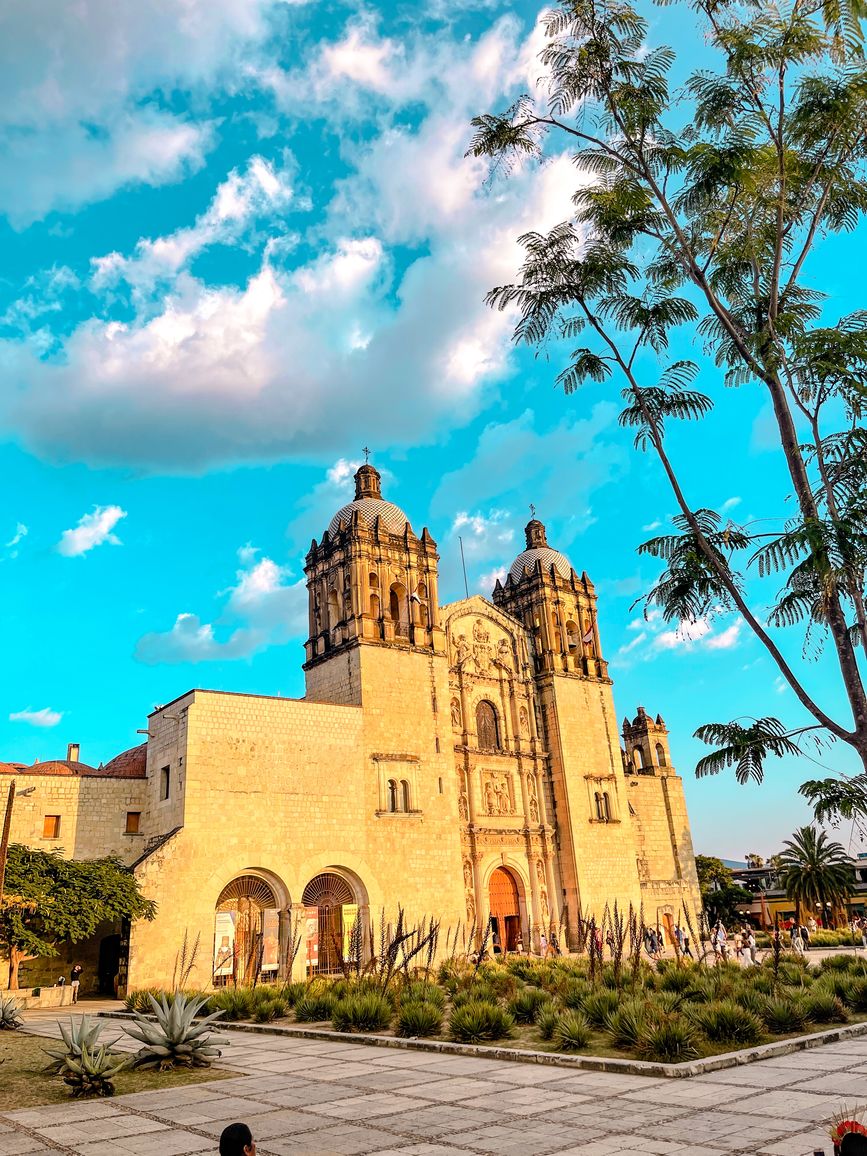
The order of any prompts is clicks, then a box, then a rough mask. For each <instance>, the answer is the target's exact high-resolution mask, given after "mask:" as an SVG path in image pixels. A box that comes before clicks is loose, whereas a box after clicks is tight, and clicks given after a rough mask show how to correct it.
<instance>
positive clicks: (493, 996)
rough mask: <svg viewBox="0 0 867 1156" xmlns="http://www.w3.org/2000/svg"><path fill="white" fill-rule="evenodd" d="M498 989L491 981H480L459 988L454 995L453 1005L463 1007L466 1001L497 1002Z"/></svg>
mask: <svg viewBox="0 0 867 1156" xmlns="http://www.w3.org/2000/svg"><path fill="white" fill-rule="evenodd" d="M497 999H498V993H497V989H496V988H495V987H494V986H493V985H492V984H490V983H484V982H482V981H478V982H476V983H471V984H469V985H468V986H466V987H461V988H458V990H457V991H456V992H455V993H454V995H453V996H452V1005H453V1006H454V1007H461V1006H462V1005H463V1004H465V1003H496V1002H497Z"/></svg>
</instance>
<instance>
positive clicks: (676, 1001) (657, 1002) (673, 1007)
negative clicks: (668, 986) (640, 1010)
mask: <svg viewBox="0 0 867 1156" xmlns="http://www.w3.org/2000/svg"><path fill="white" fill-rule="evenodd" d="M647 1002H648V1004H649V1006H650V1007H652V1008H653V1010H654V1011H655V1012H658V1013H661V1014H663V1015H671V1014H672V1012H676V1011H680V1009H681V1006H682V1005H683V1003H684V1002H685V996H683V995H681V994H680V993H679V992H676V991H655V992H652V993H649V994H648V997H647Z"/></svg>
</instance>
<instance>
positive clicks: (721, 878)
mask: <svg viewBox="0 0 867 1156" xmlns="http://www.w3.org/2000/svg"><path fill="white" fill-rule="evenodd" d="M695 869H696V871H697V873H698V885H699V888H700V890H701V901H702V904H703V905H704V909H705V911H706V913H707V917H708V919H709V920H710V922H711V923H715V922H716V921H717V919H721V920H722V922H723V923H725V924H731V923H734V921H735V919H736V918H737V914H738V905H739V904H742V903H752V900H753V896H752V893H751V892H749V891H747V889H746V888H745V887H740V886H738V884H736V883H735V881H734V875H733V874H732V872H731V870H730V868H728V867H726V865H725V864H724V863H723V861H722V859H717V858H716V857H715V856H714V855H696V857H695Z"/></svg>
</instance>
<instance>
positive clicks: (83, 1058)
mask: <svg viewBox="0 0 867 1156" xmlns="http://www.w3.org/2000/svg"><path fill="white" fill-rule="evenodd" d="M129 1062H130V1061H129V1057H128V1056H118V1055H115V1054H114V1053H113V1052H110V1051H109V1050H108V1048H107V1047H106V1046H105V1044H102V1045H100V1046H99V1047H97V1048H94V1049H93V1050H91V1049H90V1048H89V1047H88V1046H87V1044H84V1045H82V1048H81V1054H80V1055H79V1056H67V1057H66V1059H65V1061H64V1063H65V1068H64V1071H63V1082H64V1084H68V1085H69V1087H70V1089H71V1091H72V1094H73V1096H113V1095H114V1093H115V1086H114V1081H115V1077H116V1076H117V1074H118V1073H119V1072H122V1071H123V1070H124V1068H126V1067H128V1066H129Z"/></svg>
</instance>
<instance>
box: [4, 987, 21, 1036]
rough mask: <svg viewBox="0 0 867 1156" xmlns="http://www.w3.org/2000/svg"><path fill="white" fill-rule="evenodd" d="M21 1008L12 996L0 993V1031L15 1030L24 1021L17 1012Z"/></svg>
mask: <svg viewBox="0 0 867 1156" xmlns="http://www.w3.org/2000/svg"><path fill="white" fill-rule="evenodd" d="M20 1011H21V1008H20V1006H19V1004H18V1000H17V999H15V998H14V996H5V995H3V994H2V993H0V1031H4V1032H14V1031H17V1030H18V1029H19V1028H20V1027H21V1026H22V1025H23V1023H24V1021H23V1020H22V1018H21V1016H20V1015H19V1014H18V1013H19V1012H20Z"/></svg>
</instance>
